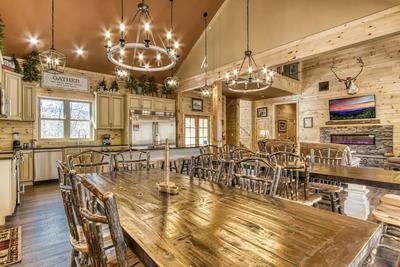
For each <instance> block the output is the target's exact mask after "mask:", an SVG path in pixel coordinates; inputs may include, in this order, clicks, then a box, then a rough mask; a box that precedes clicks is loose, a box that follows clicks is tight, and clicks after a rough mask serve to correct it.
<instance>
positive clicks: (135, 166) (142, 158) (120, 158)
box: [114, 149, 150, 171]
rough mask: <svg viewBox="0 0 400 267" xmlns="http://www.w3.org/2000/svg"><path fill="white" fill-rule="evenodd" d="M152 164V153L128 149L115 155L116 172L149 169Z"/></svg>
mask: <svg viewBox="0 0 400 267" xmlns="http://www.w3.org/2000/svg"><path fill="white" fill-rule="evenodd" d="M149 164H150V152H148V151H142V150H136V149H128V150H125V151H121V152H119V153H117V154H115V155H114V166H115V170H117V171H118V170H119V171H135V170H142V169H148V168H149Z"/></svg>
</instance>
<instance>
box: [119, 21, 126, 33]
mask: <svg viewBox="0 0 400 267" xmlns="http://www.w3.org/2000/svg"><path fill="white" fill-rule="evenodd" d="M119 30H120V31H121V32H125V30H126V27H125V24H123V23H121V24H120V25H119Z"/></svg>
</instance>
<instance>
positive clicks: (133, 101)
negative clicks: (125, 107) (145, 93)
mask: <svg viewBox="0 0 400 267" xmlns="http://www.w3.org/2000/svg"><path fill="white" fill-rule="evenodd" d="M129 108H134V109H140V108H141V106H140V97H130V101H129Z"/></svg>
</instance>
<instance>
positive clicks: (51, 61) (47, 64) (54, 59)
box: [39, 0, 67, 74]
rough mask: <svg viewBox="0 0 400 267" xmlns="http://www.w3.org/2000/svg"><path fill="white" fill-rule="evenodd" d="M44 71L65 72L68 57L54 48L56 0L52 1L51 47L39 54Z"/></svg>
mask: <svg viewBox="0 0 400 267" xmlns="http://www.w3.org/2000/svg"><path fill="white" fill-rule="evenodd" d="M39 59H40V65H41V68H42V71H43V72H48V73H52V74H60V73H63V72H64V68H65V65H66V63H67V57H66V56H65V55H64V54H62V53H61V52H58V51H57V50H56V49H55V48H54V0H52V1H51V47H50V49H49V50H46V51H43V52H41V53H40V54H39Z"/></svg>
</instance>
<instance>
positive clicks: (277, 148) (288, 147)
mask: <svg viewBox="0 0 400 267" xmlns="http://www.w3.org/2000/svg"><path fill="white" fill-rule="evenodd" d="M295 149H296V148H295V145H294V143H282V144H278V143H277V144H273V145H271V149H270V150H271V153H275V152H289V153H294V152H295Z"/></svg>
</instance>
